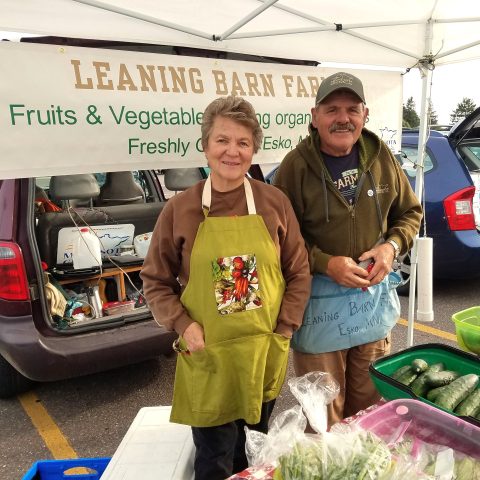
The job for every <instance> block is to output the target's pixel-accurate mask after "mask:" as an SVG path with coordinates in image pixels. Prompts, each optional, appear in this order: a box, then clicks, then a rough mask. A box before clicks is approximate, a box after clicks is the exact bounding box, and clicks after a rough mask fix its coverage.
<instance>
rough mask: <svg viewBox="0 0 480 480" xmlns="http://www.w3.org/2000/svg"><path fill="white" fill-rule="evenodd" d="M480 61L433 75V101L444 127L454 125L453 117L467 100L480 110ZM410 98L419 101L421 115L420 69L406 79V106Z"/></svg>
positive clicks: (442, 68) (447, 67) (438, 69)
mask: <svg viewBox="0 0 480 480" xmlns="http://www.w3.org/2000/svg"><path fill="white" fill-rule="evenodd" d="M479 75H480V60H475V61H470V62H464V63H454V64H451V65H443V66H438V67H436V68H435V69H434V71H433V74H432V90H431V99H432V105H433V109H434V111H435V112H436V113H437V116H438V123H439V124H440V125H445V124H450V114H451V113H452V111H453V110H455V108H456V107H457V105H458V104H459V103H460V102H461V101H462V100H463V98H464V97H467V98H470V99H472V100H473V101H474V102H475V104H476V106H477V107H479V106H480V86H479V85H480V82H479ZM409 97H413V100H414V101H415V106H416V111H417V113H418V114H419V115H420V101H421V97H422V80H421V78H420V74H419V71H418V69H415V70H411V71H410V72H408V73H407V74H405V75H404V76H403V103H404V104H405V103H406V102H407V99H408V98H409Z"/></svg>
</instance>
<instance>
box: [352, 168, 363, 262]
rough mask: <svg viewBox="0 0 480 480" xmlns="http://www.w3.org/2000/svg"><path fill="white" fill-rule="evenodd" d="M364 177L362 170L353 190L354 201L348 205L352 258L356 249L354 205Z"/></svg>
mask: <svg viewBox="0 0 480 480" xmlns="http://www.w3.org/2000/svg"><path fill="white" fill-rule="evenodd" d="M365 178H366V175H365V172H362V174H361V175H360V178H359V179H358V182H357V188H356V190H355V201H354V202H353V205H349V209H350V218H351V219H352V222H351V229H350V232H351V237H352V238H351V241H350V245H352V247H351V250H350V257H352V258H353V253H354V252H355V251H356V250H357V245H356V237H355V205H356V204H357V201H358V196H359V195H360V189H361V188H362V186H363V184H364V182H365Z"/></svg>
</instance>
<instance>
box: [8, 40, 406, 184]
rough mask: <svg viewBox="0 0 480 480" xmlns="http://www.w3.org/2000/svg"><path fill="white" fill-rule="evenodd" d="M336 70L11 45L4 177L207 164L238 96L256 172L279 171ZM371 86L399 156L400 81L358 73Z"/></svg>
mask: <svg viewBox="0 0 480 480" xmlns="http://www.w3.org/2000/svg"><path fill="white" fill-rule="evenodd" d="M334 71H336V70H333V69H329V68H322V67H304V66H292V65H285V64H276V63H257V62H243V61H234V60H217V59H210V58H198V57H186V56H174V55H161V54H153V53H139V52H126V51H118V50H104V49H92V48H80V47H64V46H55V45H38V44H26V43H14V42H1V43H0V129H1V130H0V131H1V132H2V141H1V142H0V178H15V177H34V176H43V175H61V174H74V173H85V172H99V171H102V172H105V171H118V170H133V169H150V168H173V167H188V166H199V165H205V158H204V155H203V152H202V148H201V144H200V124H201V121H202V112H203V111H204V109H205V107H206V106H207V105H208V103H210V101H212V100H213V99H215V98H217V97H219V96H224V95H228V94H234V95H238V96H242V97H245V98H246V99H248V100H249V101H250V102H251V103H252V104H253V106H254V108H255V111H256V112H257V116H258V118H259V121H260V124H261V126H262V128H263V132H264V140H263V144H262V148H261V150H260V151H259V153H258V154H257V155H256V157H254V162H255V163H260V164H263V163H277V162H280V161H281V160H282V159H283V157H284V156H285V155H286V154H287V153H288V152H289V151H290V150H291V149H292V148H294V147H295V145H296V144H297V143H298V141H299V140H301V139H302V138H303V137H305V135H307V133H308V130H307V128H308V124H309V123H310V120H311V116H310V109H311V107H312V106H313V104H314V100H315V95H316V92H317V88H318V86H319V84H320V82H321V80H322V78H324V77H325V76H328V75H330V74H331V73H333V72H334ZM347 71H350V72H352V73H354V74H355V75H357V76H358V77H359V78H361V80H362V81H363V83H364V87H365V95H366V99H367V105H368V107H369V109H370V122H369V124H368V125H367V127H368V128H370V129H371V130H373V131H374V132H376V133H377V134H378V135H379V136H380V137H382V138H383V139H384V140H385V141H386V142H387V144H388V145H389V146H390V148H391V149H392V150H393V151H398V150H399V149H400V134H401V116H402V112H401V111H402V82H401V77H400V74H399V73H398V72H384V71H367V70H357V71H355V70H347Z"/></svg>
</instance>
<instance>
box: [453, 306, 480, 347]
mask: <svg viewBox="0 0 480 480" xmlns="http://www.w3.org/2000/svg"><path fill="white" fill-rule="evenodd" d="M452 320H453V322H454V323H455V330H456V333H457V343H458V346H459V347H460V348H461V349H462V350H465V351H467V352H471V353H475V354H476V355H480V307H472V308H467V309H466V310H462V311H461V312H458V313H454V314H453V315H452Z"/></svg>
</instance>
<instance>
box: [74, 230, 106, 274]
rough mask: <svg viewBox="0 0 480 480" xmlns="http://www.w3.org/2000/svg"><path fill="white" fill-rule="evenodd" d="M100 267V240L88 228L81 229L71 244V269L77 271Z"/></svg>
mask: <svg viewBox="0 0 480 480" xmlns="http://www.w3.org/2000/svg"><path fill="white" fill-rule="evenodd" d="M101 265H102V252H101V250H100V240H99V239H98V237H97V236H96V235H95V233H93V232H92V231H91V230H90V229H89V228H81V229H80V232H79V234H78V237H77V238H76V240H75V242H74V243H73V268H74V269H75V270H78V269H81V268H92V267H99V266H101Z"/></svg>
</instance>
